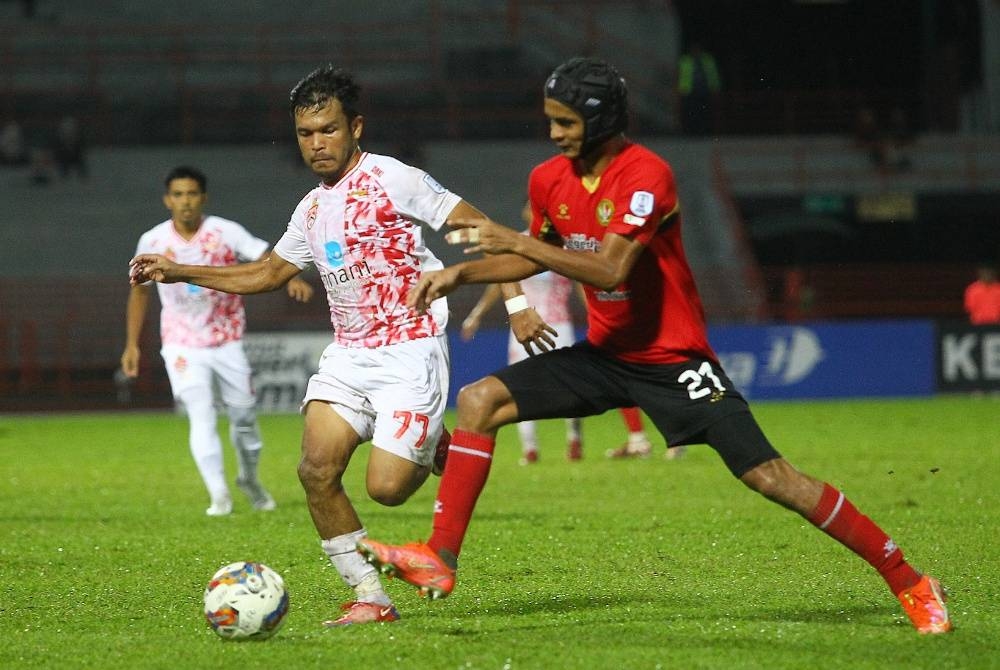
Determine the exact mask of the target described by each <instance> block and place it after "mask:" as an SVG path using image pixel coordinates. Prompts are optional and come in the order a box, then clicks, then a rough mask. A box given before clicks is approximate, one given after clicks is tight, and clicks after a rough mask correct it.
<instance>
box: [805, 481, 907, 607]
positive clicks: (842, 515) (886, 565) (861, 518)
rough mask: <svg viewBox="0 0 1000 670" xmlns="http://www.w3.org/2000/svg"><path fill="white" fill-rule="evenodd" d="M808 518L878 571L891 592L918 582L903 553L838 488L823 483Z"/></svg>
mask: <svg viewBox="0 0 1000 670" xmlns="http://www.w3.org/2000/svg"><path fill="white" fill-rule="evenodd" d="M809 521H811V522H812V523H813V525H815V526H816V527H817V528H820V529H821V530H822V531H823V532H824V533H826V534H827V535H829V536H830V537H832V538H833V539H835V540H837V541H838V542H840V543H841V544H842V545H844V546H845V547H847V548H848V549H850V550H851V551H853V552H854V553H855V554H857V555H858V556H860V557H861V558H863V559H865V560H866V561H868V563H869V564H870V565H871V566H872V567H873V568H875V569H876V570H878V573H879V574H880V575H882V578H883V579H884V580H885V581H886V583H887V584H888V585H889V588H890V589H891V590H892V592H893V593H899V592H900V591H903V590H905V589H908V588H910V587H911V586H913V585H914V584H916V583H917V582H918V581H920V574H919V573H918V572H917V571H916V570H914V569H913V568H912V567H910V564H909V563H907V562H906V559H905V558H903V552H902V551H901V550H900V549H899V547H897V546H896V543H895V542H893V541H892V538H890V537H889V536H888V535H886V533H885V531H883V530H882V529H881V528H879V527H878V526H877V525H876V524H875V522H874V521H872V520H871V519H869V518H868V517H867V516H865V515H864V514H862V513H861V512H859V511H858V510H857V508H856V507H854V505H853V504H852V503H851V501H850V500H848V499H847V497H846V496H844V495H843V494H842V493H841V492H840V491H838V490H837V489H835V488H833V487H832V486H830V485H829V484H824V485H823V494H822V495H821V496H820V499H819V503H818V504H817V505H816V509H814V510H813V512H812V514H810V515H809Z"/></svg>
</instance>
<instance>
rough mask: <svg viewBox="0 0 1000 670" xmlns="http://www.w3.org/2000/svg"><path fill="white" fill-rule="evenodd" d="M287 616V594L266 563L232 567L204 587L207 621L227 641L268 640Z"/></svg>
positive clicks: (247, 562) (282, 581)
mask: <svg viewBox="0 0 1000 670" xmlns="http://www.w3.org/2000/svg"><path fill="white" fill-rule="evenodd" d="M287 613H288V591H287V590H286V589H285V581H284V580H283V579H282V578H281V575H279V574H278V573H277V572H275V571H274V570H272V569H271V568H269V567H267V566H266V565H264V564H263V563H254V562H250V561H240V562H239V563H231V564H229V565H227V566H225V567H223V568H219V571H218V572H216V573H215V574H214V575H212V579H211V581H209V582H208V586H207V587H205V618H206V619H207V620H208V625H209V626H211V628H212V630H214V631H215V632H216V633H218V634H219V636H220V637H222V638H224V639H226V640H265V639H267V638H269V637H271V636H272V635H274V634H275V633H277V632H278V629H279V628H280V627H281V623H282V622H283V621H284V620H285V615H286V614H287Z"/></svg>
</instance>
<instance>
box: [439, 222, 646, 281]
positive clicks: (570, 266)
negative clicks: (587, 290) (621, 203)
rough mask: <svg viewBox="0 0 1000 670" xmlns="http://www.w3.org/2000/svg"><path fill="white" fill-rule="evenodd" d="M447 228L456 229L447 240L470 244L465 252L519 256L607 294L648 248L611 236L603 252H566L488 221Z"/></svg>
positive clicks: (452, 242)
mask: <svg viewBox="0 0 1000 670" xmlns="http://www.w3.org/2000/svg"><path fill="white" fill-rule="evenodd" d="M448 225H449V226H451V227H452V228H453V229H454V230H452V231H451V232H449V233H448V235H447V237H446V239H447V240H448V243H449V244H469V245H471V246H469V247H468V248H467V249H466V252H473V251H480V252H483V253H486V254H516V255H517V256H519V257H521V258H524V259H526V260H529V261H532V262H534V263H536V264H537V265H538V266H541V267H543V268H547V269H549V270H552V271H553V272H557V273H559V274H561V275H563V276H564V277H569V278H570V279H575V280H577V281H579V282H583V283H585V284H590V285H591V286H595V287H597V288H599V289H603V290H605V291H611V290H614V289H615V288H616V287H617V286H619V285H621V283H622V282H623V281H625V279H626V277H628V275H629V274H630V273H631V272H632V268H633V267H634V266H635V263H636V261H637V260H638V259H639V256H640V254H642V251H643V249H644V248H645V247H644V246H643V245H642V244H640V243H639V242H636V241H634V240H630V239H628V238H627V237H623V236H622V235H617V234H615V233H608V234H606V235H605V236H604V239H603V240H602V242H601V249H600V251H598V252H597V253H596V254H594V253H590V252H581V251H572V250H568V249H563V248H561V247H557V246H554V245H551V244H548V243H546V242H544V241H542V240H539V239H536V238H534V237H530V236H527V235H520V234H518V233H515V232H514V231H512V230H511V229H510V228H507V227H506V226H501V225H500V224H498V223H496V222H493V221H490V220H489V219H478V220H476V219H457V218H456V219H454V220H452V219H449V221H448ZM463 283H471V282H467V281H466V282H463Z"/></svg>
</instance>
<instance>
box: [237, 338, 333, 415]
mask: <svg viewBox="0 0 1000 670" xmlns="http://www.w3.org/2000/svg"><path fill="white" fill-rule="evenodd" d="M332 339H333V338H332V336H331V335H330V333H321V332H315V333H311V332H310V333H303V332H297V333H296V332H292V333H247V334H246V335H245V336H244V337H243V346H244V347H245V348H246V352H247V358H248V359H249V360H250V366H251V367H252V368H253V384H254V390H255V391H256V394H257V410H258V411H259V412H263V413H280V412H298V411H299V404H300V403H301V402H302V397H303V396H304V395H305V393H306V384H308V383H309V378H310V377H311V376H312V375H313V373H315V372H316V368H317V367H318V365H319V358H320V356H321V355H322V354H323V350H324V349H326V346H327V345H328V344H330V342H331V340H332Z"/></svg>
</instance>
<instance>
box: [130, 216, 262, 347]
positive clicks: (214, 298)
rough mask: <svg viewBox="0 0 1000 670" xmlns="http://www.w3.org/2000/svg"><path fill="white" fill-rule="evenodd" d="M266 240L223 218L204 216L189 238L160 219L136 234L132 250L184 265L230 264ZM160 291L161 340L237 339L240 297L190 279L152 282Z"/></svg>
mask: <svg viewBox="0 0 1000 670" xmlns="http://www.w3.org/2000/svg"><path fill="white" fill-rule="evenodd" d="M268 246H269V245H268V243H267V242H266V241H264V240H262V239H260V238H257V237H254V236H253V235H251V234H250V232H249V231H247V229H246V228H244V227H243V226H241V225H240V224H238V223H236V222H235V221H230V220H228V219H223V218H221V217H218V216H207V217H205V219H204V220H203V221H202V222H201V226H200V227H199V228H198V232H197V233H195V235H194V237H192V238H191V239H190V240H185V239H184V238H183V237H181V236H180V235H179V234H178V233H177V229H176V228H175V227H174V222H173V221H171V220H167V221H164V222H163V223H161V224H159V225H158V226H156V227H154V228H152V229H151V230H149V231H147V232H146V233H145V234H143V236H142V237H140V238H139V245H138V247H137V248H136V253H137V254H162V255H164V256H166V257H167V258H169V259H170V260H172V261H176V262H177V263H182V264H185V265H235V264H236V263H239V262H241V261H254V260H257V259H258V258H260V257H261V256H262V255H263V254H264V252H265V251H267V248H268ZM156 290H157V292H158V293H159V296H160V305H161V307H162V308H161V310H160V338H161V339H162V341H163V344H164V345H179V346H186V347H217V346H220V345H223V344H226V343H227V342H235V341H237V340H240V339H242V337H243V331H244V330H245V328H246V313H245V312H244V310H243V298H242V297H240V296H238V295H233V294H230V293H223V292H222V291H216V290H213V289H210V288H203V287H201V286H195V285H194V284H183V283H176V284H160V283H157V284H156Z"/></svg>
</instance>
